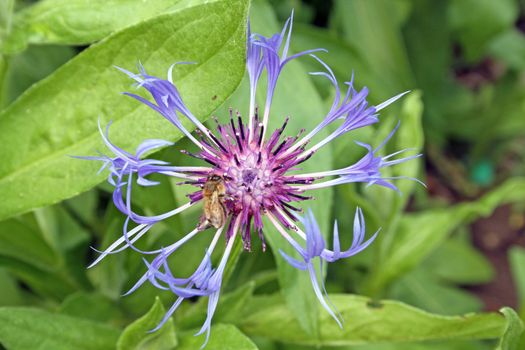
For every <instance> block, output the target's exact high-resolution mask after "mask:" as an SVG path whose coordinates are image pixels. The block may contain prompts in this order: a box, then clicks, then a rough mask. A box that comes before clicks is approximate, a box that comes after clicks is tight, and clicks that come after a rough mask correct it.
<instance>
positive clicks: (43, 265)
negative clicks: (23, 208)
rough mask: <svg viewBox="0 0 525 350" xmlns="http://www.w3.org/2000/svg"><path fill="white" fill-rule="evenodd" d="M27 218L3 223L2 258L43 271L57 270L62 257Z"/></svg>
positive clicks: (0, 245) (0, 229)
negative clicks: (17, 261)
mask: <svg viewBox="0 0 525 350" xmlns="http://www.w3.org/2000/svg"><path fill="white" fill-rule="evenodd" d="M26 218H27V219H26V220H21V219H20V218H16V219H10V220H6V221H3V222H2V224H1V225H0V256H5V257H9V258H12V259H16V260H19V261H22V262H24V263H26V264H29V265H32V266H35V267H37V268H39V269H41V270H45V271H53V270H55V269H56V268H58V267H59V265H60V256H59V255H58V254H57V252H56V251H55V250H54V249H53V247H52V246H50V244H49V242H46V240H45V239H44V237H43V236H42V234H41V233H40V232H39V230H38V227H35V226H33V225H31V223H30V220H29V217H26ZM13 233H16V234H13Z"/></svg>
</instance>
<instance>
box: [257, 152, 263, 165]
mask: <svg viewBox="0 0 525 350" xmlns="http://www.w3.org/2000/svg"><path fill="white" fill-rule="evenodd" d="M261 156H262V155H261V152H259V154H258V155H257V165H259V164H261Z"/></svg>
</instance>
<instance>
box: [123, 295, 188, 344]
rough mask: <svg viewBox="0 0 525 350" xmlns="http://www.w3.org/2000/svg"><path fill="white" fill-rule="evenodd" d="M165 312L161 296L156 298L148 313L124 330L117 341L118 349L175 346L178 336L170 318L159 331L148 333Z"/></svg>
mask: <svg viewBox="0 0 525 350" xmlns="http://www.w3.org/2000/svg"><path fill="white" fill-rule="evenodd" d="M165 313H166V310H164V306H162V303H161V302H160V300H159V298H157V299H155V303H154V304H153V306H152V307H151V309H150V310H149V311H148V313H147V314H145V315H144V316H143V317H141V318H139V319H138V320H136V321H135V322H133V323H132V324H130V325H129V326H128V327H126V329H125V330H124V331H123V332H122V334H121V335H120V338H119V340H118V342H117V350H132V349H137V350H138V349H142V350H147V349H155V350H157V349H159V350H168V349H173V348H175V347H176V346H177V337H176V334H175V327H174V326H173V321H172V320H168V322H166V324H165V325H164V326H163V327H162V328H161V329H159V330H158V331H156V332H154V333H148V331H150V330H152V329H153V328H155V327H156V326H157V325H158V324H159V322H160V321H161V320H162V318H163V317H164V314H165ZM177 349H178V348H177Z"/></svg>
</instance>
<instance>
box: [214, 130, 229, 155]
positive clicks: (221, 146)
mask: <svg viewBox="0 0 525 350" xmlns="http://www.w3.org/2000/svg"><path fill="white" fill-rule="evenodd" d="M210 137H211V139H212V140H213V141H215V143H216V144H217V145H218V146H219V147H220V148H221V149H222V150H223V151H224V152H226V153H228V151H227V150H226V148H225V147H224V146H223V145H222V143H221V142H220V141H219V139H217V138H216V137H215V135H213V134H212V133H211V132H210Z"/></svg>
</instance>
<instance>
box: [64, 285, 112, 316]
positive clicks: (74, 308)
mask: <svg viewBox="0 0 525 350" xmlns="http://www.w3.org/2000/svg"><path fill="white" fill-rule="evenodd" d="M59 312H60V313H61V314H64V315H69V316H74V317H78V318H85V319H88V320H93V321H99V322H107V321H115V320H119V319H120V318H122V313H121V312H120V311H119V310H118V307H117V304H116V303H114V301H113V300H110V299H109V298H107V297H105V296H103V295H101V294H97V293H86V292H78V293H75V294H71V295H70V296H68V297H67V298H66V299H65V300H64V302H63V303H62V305H60V308H59Z"/></svg>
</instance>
